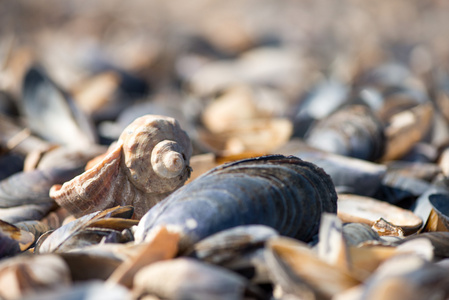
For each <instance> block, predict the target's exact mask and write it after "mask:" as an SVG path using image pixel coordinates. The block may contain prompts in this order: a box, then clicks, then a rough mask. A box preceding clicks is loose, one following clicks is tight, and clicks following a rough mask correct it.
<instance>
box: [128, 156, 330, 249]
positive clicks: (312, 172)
mask: <svg viewBox="0 0 449 300" xmlns="http://www.w3.org/2000/svg"><path fill="white" fill-rule="evenodd" d="M336 201H337V196H336V193H335V188H334V185H333V184H332V181H331V179H330V177H329V176H328V175H327V174H326V173H325V172H324V171H323V170H322V169H320V168H318V167H316V166H315V165H313V164H312V163H309V162H305V161H302V160H301V159H299V158H297V157H294V156H290V157H285V156H281V155H272V156H263V157H258V158H252V159H245V160H240V161H237V162H233V163H229V164H225V165H222V166H219V167H217V168H215V169H213V170H211V171H209V172H207V173H206V174H204V175H203V176H201V177H199V178H197V179H196V180H194V181H192V182H191V183H189V184H188V185H186V186H184V187H182V188H181V189H179V190H178V191H176V192H175V193H173V194H172V195H170V196H169V197H167V198H166V199H164V201H162V202H161V203H159V204H158V205H156V206H155V207H153V208H152V209H151V210H150V211H149V212H148V213H147V214H146V215H145V216H144V217H143V218H142V220H141V221H140V223H139V226H138V229H137V232H136V234H135V238H136V241H143V240H144V239H145V237H146V236H147V233H148V232H149V231H150V230H151V229H153V228H157V227H158V226H160V225H168V226H170V227H171V228H173V229H175V230H176V229H177V230H179V231H180V232H181V236H182V238H181V244H180V248H181V250H183V249H185V247H190V246H191V245H192V244H194V243H195V242H197V241H199V240H201V239H203V238H205V237H207V236H209V235H211V234H213V233H216V232H218V231H221V230H224V229H227V228H231V227H235V226H238V225H247V224H262V225H267V226H270V227H273V228H274V229H276V230H277V231H278V232H279V233H280V234H281V235H286V236H290V237H295V238H297V239H300V240H304V241H309V240H310V239H312V238H313V237H314V236H315V235H316V233H317V231H318V226H319V222H320V218H321V214H322V213H323V212H332V213H335V212H336V209H337V205H336ZM148 236H151V235H148Z"/></svg>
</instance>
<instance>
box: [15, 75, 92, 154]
mask: <svg viewBox="0 0 449 300" xmlns="http://www.w3.org/2000/svg"><path fill="white" fill-rule="evenodd" d="M21 104H22V109H23V113H24V115H25V116H26V119H27V122H28V126H29V128H30V129H31V130H33V132H35V133H36V134H38V135H39V136H41V137H42V138H44V139H45V140H47V141H50V142H54V143H57V144H63V145H71V146H73V147H82V146H89V145H92V144H94V143H95V142H96V136H95V133H94V130H93V127H92V124H91V123H90V121H89V120H88V118H87V117H86V116H85V115H84V114H83V113H82V112H81V110H79V109H78V108H77V107H76V105H75V103H74V102H73V100H72V99H71V98H70V97H69V96H68V95H67V94H65V93H64V92H63V91H62V90H60V89H59V88H58V87H57V86H56V84H54V83H53V81H52V80H51V79H50V78H49V77H48V75H47V74H46V73H45V72H44V71H43V70H42V69H41V68H39V67H35V66H34V67H31V68H30V69H29V70H28V71H27V73H26V75H25V78H24V82H23V87H22V103H21Z"/></svg>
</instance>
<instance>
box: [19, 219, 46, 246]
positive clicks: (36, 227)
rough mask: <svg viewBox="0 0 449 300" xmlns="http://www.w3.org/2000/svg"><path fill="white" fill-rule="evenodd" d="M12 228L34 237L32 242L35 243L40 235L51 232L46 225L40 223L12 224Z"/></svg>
mask: <svg viewBox="0 0 449 300" xmlns="http://www.w3.org/2000/svg"><path fill="white" fill-rule="evenodd" d="M14 226H16V227H17V228H19V229H21V230H24V231H28V232H30V233H31V234H32V235H33V236H34V242H36V241H37V240H38V239H39V237H40V236H41V235H43V234H44V233H46V232H47V231H49V230H51V228H50V226H49V225H48V224H46V223H44V222H41V221H21V222H17V223H14Z"/></svg>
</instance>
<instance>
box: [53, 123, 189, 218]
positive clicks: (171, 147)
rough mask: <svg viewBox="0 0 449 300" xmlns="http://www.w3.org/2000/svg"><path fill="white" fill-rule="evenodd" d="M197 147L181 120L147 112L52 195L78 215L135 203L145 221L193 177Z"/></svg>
mask: <svg viewBox="0 0 449 300" xmlns="http://www.w3.org/2000/svg"><path fill="white" fill-rule="evenodd" d="M191 154H192V146H191V144H190V139H189V137H188V136H187V134H186V133H185V132H184V131H183V130H182V129H181V128H180V126H179V124H178V122H177V121H176V120H175V119H173V118H170V117H165V116H159V115H146V116H143V117H140V118H138V119H136V120H135V121H134V122H133V123H131V124H130V125H129V126H128V127H127V128H126V129H125V130H124V131H123V133H122V135H121V136H120V139H119V140H118V141H117V143H116V144H115V145H113V146H111V148H110V150H109V151H108V153H107V155H106V156H104V157H103V158H102V159H101V160H100V161H98V163H96V164H95V165H94V166H93V167H91V168H90V169H88V170H86V172H84V173H83V174H81V175H79V176H77V177H75V178H74V179H72V180H71V181H68V182H66V183H64V184H63V185H62V186H60V185H56V186H53V187H52V189H51V190H50V196H51V197H52V198H53V199H55V200H56V202H57V203H58V204H59V205H61V206H62V207H64V208H66V209H67V210H68V211H69V212H70V213H72V214H74V215H75V216H76V217H80V216H82V215H85V214H88V213H92V212H94V211H97V210H102V209H105V208H110V207H114V206H117V205H132V206H134V212H135V216H134V218H137V219H140V218H141V217H142V216H143V215H144V214H145V213H146V212H147V211H148V210H149V209H150V208H151V207H153V206H154V205H155V204H156V203H158V202H159V201H160V200H162V199H164V198H165V197H166V196H168V195H169V194H170V193H172V192H173V191H174V190H176V189H177V188H179V187H181V186H182V185H183V184H184V182H185V181H186V180H187V179H188V177H189V176H190V166H189V160H190V156H191Z"/></svg>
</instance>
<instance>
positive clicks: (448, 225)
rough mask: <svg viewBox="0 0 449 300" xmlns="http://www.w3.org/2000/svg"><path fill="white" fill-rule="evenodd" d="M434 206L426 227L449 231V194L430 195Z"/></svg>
mask: <svg viewBox="0 0 449 300" xmlns="http://www.w3.org/2000/svg"><path fill="white" fill-rule="evenodd" d="M429 203H430V205H431V206H432V211H431V213H430V216H429V219H428V220H427V224H426V229H427V230H429V231H449V195H447V194H433V195H430V196H429Z"/></svg>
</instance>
